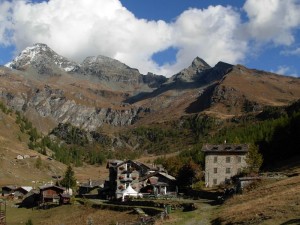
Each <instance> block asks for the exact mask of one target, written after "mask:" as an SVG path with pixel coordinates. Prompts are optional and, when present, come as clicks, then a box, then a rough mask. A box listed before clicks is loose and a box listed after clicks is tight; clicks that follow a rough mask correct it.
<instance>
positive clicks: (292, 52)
mask: <svg viewBox="0 0 300 225" xmlns="http://www.w3.org/2000/svg"><path fill="white" fill-rule="evenodd" d="M281 53H282V54H283V55H299V56H300V48H296V49H293V50H285V51H282V52H281Z"/></svg>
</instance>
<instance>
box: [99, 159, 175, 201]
mask: <svg viewBox="0 0 300 225" xmlns="http://www.w3.org/2000/svg"><path fill="white" fill-rule="evenodd" d="M107 169H109V179H108V180H107V181H106V182H105V184H104V190H108V191H107V195H108V197H110V198H112V197H116V198H120V197H121V195H122V191H123V190H125V189H127V188H128V187H129V186H131V188H133V189H134V190H135V191H136V192H138V193H140V192H141V189H143V188H145V187H146V186H148V185H152V191H153V192H155V191H156V193H158V194H161V193H167V191H168V189H169V188H168V187H171V188H173V187H175V181H176V179H175V178H174V177H172V176H170V175H168V174H167V173H166V171H164V169H163V168H162V167H161V166H154V165H146V164H144V163H141V162H137V161H133V160H126V161H120V160H109V161H108V163H107ZM162 181H163V182H162Z"/></svg>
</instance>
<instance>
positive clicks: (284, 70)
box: [272, 65, 298, 77]
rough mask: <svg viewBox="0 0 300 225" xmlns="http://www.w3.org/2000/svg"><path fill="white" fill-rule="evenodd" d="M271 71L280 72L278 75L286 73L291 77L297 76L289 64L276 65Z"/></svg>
mask: <svg viewBox="0 0 300 225" xmlns="http://www.w3.org/2000/svg"><path fill="white" fill-rule="evenodd" d="M272 72H273V73H276V74H280V75H286V76H291V77H298V75H297V74H296V73H295V71H294V70H293V69H292V68H290V67H289V66H285V65H282V66H278V68H277V70H276V71H272Z"/></svg>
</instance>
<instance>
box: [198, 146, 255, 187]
mask: <svg viewBox="0 0 300 225" xmlns="http://www.w3.org/2000/svg"><path fill="white" fill-rule="evenodd" d="M248 149H249V146H248V145H247V144H221V145H210V144H205V145H203V147H202V151H203V152H204V154H205V184H206V186H208V187H212V186H216V185H219V184H222V183H225V182H226V180H229V179H230V178H231V177H233V176H235V175H237V174H239V173H240V172H241V171H242V169H243V168H245V167H247V163H246V161H245V158H246V154H247V152H248Z"/></svg>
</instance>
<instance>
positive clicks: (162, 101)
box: [0, 44, 300, 131]
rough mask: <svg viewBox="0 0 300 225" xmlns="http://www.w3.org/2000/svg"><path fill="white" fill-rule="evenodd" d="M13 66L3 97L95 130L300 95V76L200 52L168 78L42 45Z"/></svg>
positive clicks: (54, 120)
mask: <svg viewBox="0 0 300 225" xmlns="http://www.w3.org/2000/svg"><path fill="white" fill-rule="evenodd" d="M7 66H9V67H10V68H15V69H17V70H9V69H5V68H0V70H1V71H0V72H1V74H2V75H1V76H0V81H1V83H0V88H1V90H2V92H1V93H2V95H1V96H2V99H3V100H4V101H5V102H6V103H7V104H8V105H9V106H10V107H12V108H13V109H16V110H19V111H23V112H25V113H26V114H28V115H32V117H33V118H32V119H34V117H37V118H39V119H38V121H41V123H42V124H43V123H46V124H47V125H46V126H41V127H49V129H50V128H53V127H55V126H56V125H57V124H58V123H71V124H73V125H74V126H77V127H81V128H83V129H86V130H97V129H99V128H100V127H102V126H103V125H105V124H108V125H110V126H128V125H132V124H134V123H140V124H150V123H155V122H163V121H168V120H177V119H178V118H180V117H181V116H183V115H187V114H192V113H200V112H206V113H210V114H213V115H215V116H218V117H222V118H223V117H231V116H235V115H240V114H241V113H246V112H255V111H259V110H261V109H262V108H263V107H264V106H267V105H272V106H276V105H286V104H288V103H290V102H291V101H293V100H296V99H299V98H300V91H299V90H300V88H299V87H300V83H299V79H296V78H291V77H284V76H278V75H275V74H271V73H267V72H263V71H257V70H251V69H248V68H245V67H243V66H240V65H237V66H233V65H230V64H227V63H224V62H219V63H217V64H216V65H215V66H213V67H211V66H210V65H208V64H207V63H206V62H205V61H204V60H203V59H201V58H199V57H196V58H195V59H194V61H193V62H192V63H191V65H190V66H189V67H188V68H186V69H183V70H182V71H180V72H179V73H177V74H175V75H174V76H172V77H171V78H169V79H167V78H165V77H163V76H157V75H154V74H151V73H149V74H147V75H142V74H140V73H139V72H138V70H136V69H133V68H130V67H129V66H127V65H125V64H123V63H122V62H119V61H117V60H114V59H111V58H108V57H105V56H97V57H88V58H86V59H85V60H84V61H83V63H81V64H77V63H74V62H72V61H70V60H68V59H66V58H64V57H62V56H59V55H58V54H56V53H55V52H54V51H52V50H51V49H50V48H49V47H48V46H46V45H44V44H36V45H34V46H33V47H29V48H27V49H25V50H24V51H23V52H22V53H21V54H20V55H19V56H18V57H17V58H16V59H15V60H13V61H12V62H11V63H9V64H8V65H7ZM47 75H48V76H47ZM49 75H52V76H49ZM158 115H159V116H158ZM49 129H48V128H47V129H45V130H46V131H47V130H48V131H49Z"/></svg>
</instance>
